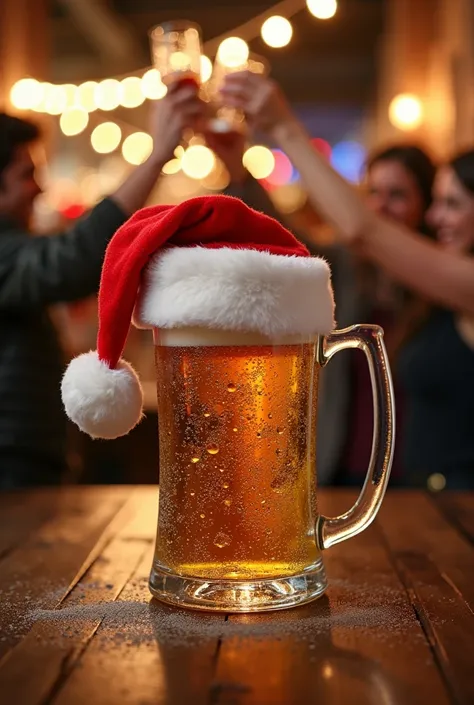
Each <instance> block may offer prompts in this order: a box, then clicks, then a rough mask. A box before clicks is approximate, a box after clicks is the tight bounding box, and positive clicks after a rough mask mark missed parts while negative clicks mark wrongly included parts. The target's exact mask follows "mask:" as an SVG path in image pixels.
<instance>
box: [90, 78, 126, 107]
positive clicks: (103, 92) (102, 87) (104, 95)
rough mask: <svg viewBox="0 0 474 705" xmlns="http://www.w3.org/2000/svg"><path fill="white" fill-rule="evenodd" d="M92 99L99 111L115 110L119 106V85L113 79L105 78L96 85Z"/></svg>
mask: <svg viewBox="0 0 474 705" xmlns="http://www.w3.org/2000/svg"><path fill="white" fill-rule="evenodd" d="M94 98H95V102H96V105H97V107H98V108H99V109H100V110H115V108H118V106H119V105H120V83H119V82H118V81H117V80H116V79H115V78H106V79H105V80H104V81H101V82H100V83H98V84H97V86H96V89H95V92H94Z"/></svg>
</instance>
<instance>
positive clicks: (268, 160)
mask: <svg viewBox="0 0 474 705" xmlns="http://www.w3.org/2000/svg"><path fill="white" fill-rule="evenodd" d="M242 163H243V165H244V167H245V168H246V169H247V171H249V172H250V174H251V175H252V176H253V178H254V179H266V178H267V177H268V176H270V174H271V173H272V172H273V170H274V168H275V157H274V156H273V153H272V151H271V150H270V149H268V147H264V146H263V145H259V144H255V145H254V146H253V147H249V148H248V149H247V150H246V152H245V153H244V156H243V158H242Z"/></svg>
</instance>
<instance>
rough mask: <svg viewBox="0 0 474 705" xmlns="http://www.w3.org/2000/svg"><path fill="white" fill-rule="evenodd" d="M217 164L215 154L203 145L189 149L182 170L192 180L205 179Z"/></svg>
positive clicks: (183, 159)
mask: <svg viewBox="0 0 474 705" xmlns="http://www.w3.org/2000/svg"><path fill="white" fill-rule="evenodd" d="M215 164H216V158H215V156H214V152H212V151H211V150H210V149H209V147H205V146H204V145H201V144H196V145H192V146H191V147H188V149H187V150H186V151H185V153H184V154H183V157H182V159H181V169H182V170H183V172H184V173H185V174H186V176H189V177H190V178H191V179H205V178H206V177H207V176H209V174H210V173H211V171H212V170H213V169H214V167H215Z"/></svg>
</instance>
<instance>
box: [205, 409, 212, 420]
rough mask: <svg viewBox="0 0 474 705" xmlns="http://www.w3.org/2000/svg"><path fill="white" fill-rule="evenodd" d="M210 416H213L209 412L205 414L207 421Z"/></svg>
mask: <svg viewBox="0 0 474 705" xmlns="http://www.w3.org/2000/svg"><path fill="white" fill-rule="evenodd" d="M210 415H211V414H210V413H209V411H205V412H204V416H205V417H206V419H207V418H208V417H209V416H210Z"/></svg>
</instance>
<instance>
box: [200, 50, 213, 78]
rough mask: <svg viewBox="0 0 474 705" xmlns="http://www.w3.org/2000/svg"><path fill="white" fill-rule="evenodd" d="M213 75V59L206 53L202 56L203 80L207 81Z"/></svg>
mask: <svg viewBox="0 0 474 705" xmlns="http://www.w3.org/2000/svg"><path fill="white" fill-rule="evenodd" d="M211 76H212V61H211V60H210V58H209V57H208V56H205V55H204V54H203V55H202V56H201V82H202V83H206V81H209V79H210V78H211Z"/></svg>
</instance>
